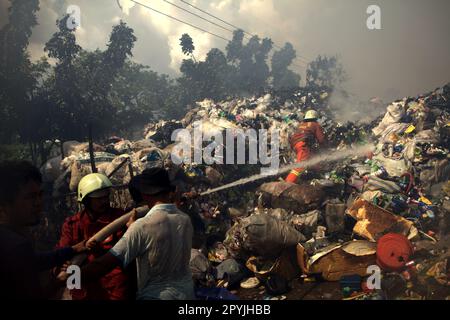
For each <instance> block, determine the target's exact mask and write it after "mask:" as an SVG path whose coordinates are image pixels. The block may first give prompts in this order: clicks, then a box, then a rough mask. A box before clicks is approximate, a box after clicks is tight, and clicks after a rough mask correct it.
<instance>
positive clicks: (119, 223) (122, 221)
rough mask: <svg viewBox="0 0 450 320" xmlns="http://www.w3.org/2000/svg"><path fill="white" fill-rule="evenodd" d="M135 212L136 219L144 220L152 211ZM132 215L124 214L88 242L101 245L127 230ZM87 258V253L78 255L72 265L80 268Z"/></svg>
mask: <svg viewBox="0 0 450 320" xmlns="http://www.w3.org/2000/svg"><path fill="white" fill-rule="evenodd" d="M135 210H136V213H137V216H136V218H137V219H140V218H143V217H144V216H145V215H146V214H147V213H148V211H149V210H150V209H149V207H147V206H144V207H139V208H136V209H135ZM132 215H133V212H132V211H131V212H128V213H126V214H124V215H123V216H121V217H120V218H117V219H116V220H114V221H113V222H111V223H110V224H108V225H107V226H106V227H104V228H103V229H101V230H100V231H99V232H97V233H96V234H95V235H94V236H92V237H91V238H90V239H89V240H88V241H87V242H90V241H96V242H97V243H101V242H103V241H105V239H107V238H108V237H109V236H110V235H112V234H114V233H116V232H118V231H119V230H121V229H123V228H125V226H126V225H127V223H128V221H129V220H130V218H131V216H132ZM87 256H88V255H87V254H86V253H81V254H78V255H76V256H75V257H74V258H73V259H72V260H71V261H70V264H71V265H77V266H79V265H81V264H82V263H83V262H84V261H85V260H86V258H87ZM60 275H61V274H60Z"/></svg>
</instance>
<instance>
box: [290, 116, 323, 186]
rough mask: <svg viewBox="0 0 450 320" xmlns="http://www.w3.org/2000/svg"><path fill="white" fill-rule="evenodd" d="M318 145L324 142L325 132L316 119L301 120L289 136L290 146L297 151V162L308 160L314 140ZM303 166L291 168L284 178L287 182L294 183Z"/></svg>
mask: <svg viewBox="0 0 450 320" xmlns="http://www.w3.org/2000/svg"><path fill="white" fill-rule="evenodd" d="M316 141H317V142H318V143H319V144H320V145H323V144H324V143H325V134H324V133H323V129H322V127H321V126H320V124H319V123H318V122H316V121H305V122H302V123H301V124H300V126H299V128H298V130H297V132H296V133H295V134H294V135H292V137H291V138H290V144H291V147H292V148H293V149H294V150H295V152H296V153H297V162H302V161H305V160H308V159H309V158H310V157H311V155H312V152H311V147H312V145H313V144H314V143H315V142H316ZM304 171H305V168H296V169H294V170H292V171H291V172H290V173H289V175H288V176H287V178H286V181H287V182H291V183H295V182H297V179H298V177H299V176H300V175H301V174H302V173H303V172H304Z"/></svg>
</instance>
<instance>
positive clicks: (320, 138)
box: [316, 124, 326, 146]
mask: <svg viewBox="0 0 450 320" xmlns="http://www.w3.org/2000/svg"><path fill="white" fill-rule="evenodd" d="M316 139H317V142H319V144H320V145H321V146H324V145H325V144H326V138H325V133H324V132H323V129H322V127H321V126H320V125H319V124H317V127H316Z"/></svg>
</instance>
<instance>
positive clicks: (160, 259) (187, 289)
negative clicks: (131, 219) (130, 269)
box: [110, 204, 195, 300]
mask: <svg viewBox="0 0 450 320" xmlns="http://www.w3.org/2000/svg"><path fill="white" fill-rule="evenodd" d="M192 233H193V228H192V224H191V220H190V218H189V216H188V215H187V214H185V213H184V212H182V211H180V210H179V209H178V208H177V207H176V206H175V205H174V204H161V205H156V206H154V207H153V208H152V209H151V210H150V211H149V213H148V214H147V215H146V216H145V217H144V218H142V219H139V220H137V221H136V222H135V223H134V224H132V225H131V226H130V228H128V230H127V232H126V233H125V235H124V236H123V237H122V239H120V240H119V241H118V242H117V244H116V245H115V246H114V248H112V249H111V250H110V252H111V254H113V255H114V256H116V257H117V258H119V259H120V260H121V261H122V262H123V266H124V267H126V266H127V265H128V264H129V263H131V262H132V261H133V260H134V259H136V265H137V282H138V292H137V299H138V300H150V299H162V300H191V299H194V298H195V296H194V285H193V281H192V275H191V271H190V269H189V260H190V255H191V247H192Z"/></svg>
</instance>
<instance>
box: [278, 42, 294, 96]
mask: <svg viewBox="0 0 450 320" xmlns="http://www.w3.org/2000/svg"><path fill="white" fill-rule="evenodd" d="M295 58H296V52H295V49H294V47H293V46H292V44H290V43H286V44H285V45H284V47H283V48H282V49H280V50H279V51H276V52H275V53H274V54H273V57H272V85H273V87H274V89H276V90H279V89H292V88H296V87H298V86H299V84H300V76H299V75H298V74H296V73H294V72H293V71H291V70H289V66H290V65H291V64H292V62H293V61H294V59H295Z"/></svg>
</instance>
